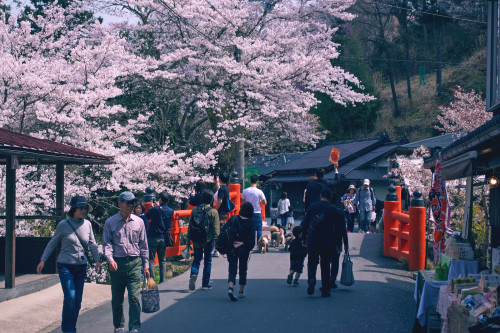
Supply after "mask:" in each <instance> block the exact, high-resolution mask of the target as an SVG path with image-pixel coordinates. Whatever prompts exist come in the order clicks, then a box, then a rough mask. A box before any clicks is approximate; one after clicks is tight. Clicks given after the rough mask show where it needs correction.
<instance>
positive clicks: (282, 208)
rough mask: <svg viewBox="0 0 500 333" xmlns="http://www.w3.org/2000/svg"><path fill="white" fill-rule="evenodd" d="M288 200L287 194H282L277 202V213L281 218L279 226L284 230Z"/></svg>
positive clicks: (288, 207)
mask: <svg viewBox="0 0 500 333" xmlns="http://www.w3.org/2000/svg"><path fill="white" fill-rule="evenodd" d="M289 209H290V200H288V193H286V192H283V193H282V194H281V199H280V200H279V201H278V212H279V213H280V216H281V226H282V227H283V229H285V230H286V219H287V217H288V214H289V212H288V211H289Z"/></svg>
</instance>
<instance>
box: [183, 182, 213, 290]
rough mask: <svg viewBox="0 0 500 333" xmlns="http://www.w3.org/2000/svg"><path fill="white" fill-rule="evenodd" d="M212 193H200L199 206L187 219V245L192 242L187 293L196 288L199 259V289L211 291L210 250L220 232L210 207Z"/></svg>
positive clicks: (204, 191) (207, 191)
mask: <svg viewBox="0 0 500 333" xmlns="http://www.w3.org/2000/svg"><path fill="white" fill-rule="evenodd" d="M213 196H214V193H213V192H212V191H210V190H208V189H204V190H203V191H202V192H201V204H200V205H198V206H196V207H194V208H193V211H192V212H191V217H190V219H189V226H188V232H187V244H188V246H189V243H190V241H192V242H193V252H194V259H193V263H192V264H191V274H190V277H189V291H194V290H195V288H196V279H197V278H198V272H199V270H200V263H201V259H203V260H204V261H203V278H202V281H201V288H202V289H205V290H209V289H212V286H211V285H210V284H209V282H210V273H211V270H212V256H211V253H212V249H213V248H214V241H217V238H218V237H219V231H220V223H219V214H218V213H217V210H215V209H213V208H212V207H211V206H210V203H211V202H212V198H213Z"/></svg>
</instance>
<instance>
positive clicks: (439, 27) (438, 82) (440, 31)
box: [436, 23, 443, 96]
mask: <svg viewBox="0 0 500 333" xmlns="http://www.w3.org/2000/svg"><path fill="white" fill-rule="evenodd" d="M442 26H443V25H442V24H440V23H438V24H437V40H436V43H437V45H436V46H437V48H436V50H437V51H436V52H437V54H436V60H437V63H436V92H437V94H438V96H441V94H442V93H443V78H442V73H441V41H442V39H443V29H442Z"/></svg>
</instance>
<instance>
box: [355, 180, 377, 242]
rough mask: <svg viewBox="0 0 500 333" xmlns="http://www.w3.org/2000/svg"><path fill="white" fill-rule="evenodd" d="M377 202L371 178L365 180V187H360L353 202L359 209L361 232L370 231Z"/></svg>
mask: <svg viewBox="0 0 500 333" xmlns="http://www.w3.org/2000/svg"><path fill="white" fill-rule="evenodd" d="M376 203H377V199H376V198H375V193H374V192H373V189H372V188H371V187H370V180H369V179H365V180H363V187H361V188H359V189H358V191H357V192H356V198H355V199H354V202H353V204H354V205H355V206H356V207H358V210H359V232H369V231H368V226H369V225H370V221H371V220H372V218H373V216H374V215H373V213H374V212H375V205H376ZM370 229H371V226H370ZM372 230H373V231H374V230H375V227H373V229H372Z"/></svg>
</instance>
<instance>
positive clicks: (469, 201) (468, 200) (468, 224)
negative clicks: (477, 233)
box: [462, 176, 474, 240]
mask: <svg viewBox="0 0 500 333" xmlns="http://www.w3.org/2000/svg"><path fill="white" fill-rule="evenodd" d="M472 185H473V179H472V176H468V177H467V183H466V185H465V188H466V190H465V208H464V224H463V226H462V238H464V239H467V240H470V239H471V238H472V208H473V204H474V201H473V200H474V198H473V193H472Z"/></svg>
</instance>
